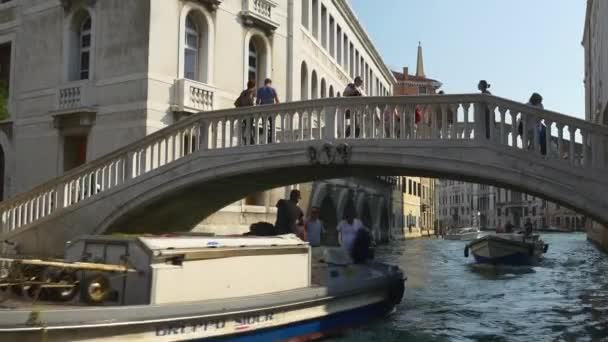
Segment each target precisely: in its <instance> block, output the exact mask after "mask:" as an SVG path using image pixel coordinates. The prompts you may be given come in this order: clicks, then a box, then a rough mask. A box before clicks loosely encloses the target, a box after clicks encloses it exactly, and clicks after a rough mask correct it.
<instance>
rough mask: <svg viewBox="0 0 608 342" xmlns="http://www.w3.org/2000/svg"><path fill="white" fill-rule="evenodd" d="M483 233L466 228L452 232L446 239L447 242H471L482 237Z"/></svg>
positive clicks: (475, 229) (474, 228)
mask: <svg viewBox="0 0 608 342" xmlns="http://www.w3.org/2000/svg"><path fill="white" fill-rule="evenodd" d="M482 234H483V233H482V232H481V231H480V230H479V228H476V227H466V228H460V229H454V230H450V231H449V232H448V233H447V234H446V235H445V237H444V239H446V240H460V241H470V240H475V239H477V238H479V237H481V235H482Z"/></svg>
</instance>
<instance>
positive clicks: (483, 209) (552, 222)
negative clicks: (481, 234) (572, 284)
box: [437, 180, 585, 231]
mask: <svg viewBox="0 0 608 342" xmlns="http://www.w3.org/2000/svg"><path fill="white" fill-rule="evenodd" d="M437 211H438V221H439V225H440V227H442V228H447V227H456V228H459V227H470V226H473V227H480V228H482V229H488V230H498V231H501V230H503V229H504V227H505V226H506V225H507V224H508V223H511V224H513V225H514V226H515V227H517V228H521V227H523V226H524V224H525V223H526V221H527V220H530V222H531V223H532V225H533V226H534V227H535V229H538V230H542V229H557V230H564V231H577V230H581V229H582V228H583V225H584V223H585V217H584V216H583V215H580V214H577V213H576V212H574V211H572V210H570V209H568V208H565V207H563V206H560V205H558V204H555V203H553V202H550V201H547V200H543V199H541V198H538V197H535V196H532V195H528V194H525V193H520V192H517V191H512V190H508V189H503V188H497V187H493V186H488V185H482V184H474V183H466V182H461V181H452V180H439V181H438V196H437Z"/></svg>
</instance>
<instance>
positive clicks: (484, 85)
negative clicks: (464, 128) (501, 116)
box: [475, 80, 492, 139]
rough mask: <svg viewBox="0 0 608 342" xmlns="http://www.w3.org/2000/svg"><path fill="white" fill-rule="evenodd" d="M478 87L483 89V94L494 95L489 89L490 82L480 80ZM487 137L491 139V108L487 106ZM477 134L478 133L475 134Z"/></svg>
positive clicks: (480, 89)
mask: <svg viewBox="0 0 608 342" xmlns="http://www.w3.org/2000/svg"><path fill="white" fill-rule="evenodd" d="M477 89H479V91H481V93H482V94H486V95H492V93H490V91H489V90H488V89H490V84H489V83H488V81H486V80H481V81H479V84H477ZM485 121H486V139H490V109H488V108H486V117H485ZM475 135H477V134H475Z"/></svg>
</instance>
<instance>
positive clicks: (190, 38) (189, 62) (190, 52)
mask: <svg viewBox="0 0 608 342" xmlns="http://www.w3.org/2000/svg"><path fill="white" fill-rule="evenodd" d="M199 32H200V31H199V28H198V25H196V22H195V21H194V18H192V14H188V16H187V17H186V37H185V39H186V40H185V42H186V44H185V46H184V78H187V79H191V80H196V79H198V78H199V77H198V76H199V75H198V63H199V43H200V33H199Z"/></svg>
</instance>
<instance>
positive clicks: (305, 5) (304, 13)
mask: <svg viewBox="0 0 608 342" xmlns="http://www.w3.org/2000/svg"><path fill="white" fill-rule="evenodd" d="M309 6H310V0H302V26H304V27H305V28H307V29H308V12H309V8H308V7H309Z"/></svg>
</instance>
